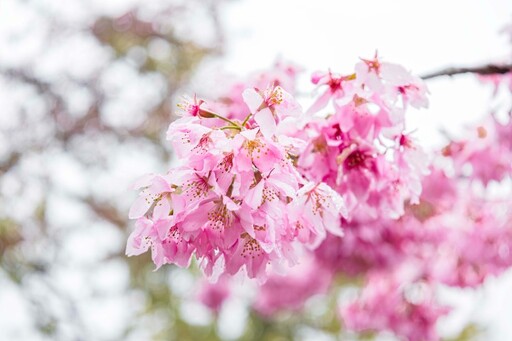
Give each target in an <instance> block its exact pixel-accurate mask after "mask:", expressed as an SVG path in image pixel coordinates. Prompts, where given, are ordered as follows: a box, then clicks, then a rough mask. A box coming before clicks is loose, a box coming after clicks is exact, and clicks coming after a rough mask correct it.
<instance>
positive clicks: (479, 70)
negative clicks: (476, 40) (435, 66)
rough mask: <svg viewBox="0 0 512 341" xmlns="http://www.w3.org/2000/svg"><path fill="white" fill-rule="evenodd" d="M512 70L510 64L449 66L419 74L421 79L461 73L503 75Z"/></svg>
mask: <svg viewBox="0 0 512 341" xmlns="http://www.w3.org/2000/svg"><path fill="white" fill-rule="evenodd" d="M509 72H512V64H505V65H494V64H489V65H484V66H477V67H460V68H458V67H449V68H447V69H444V70H440V71H437V72H433V73H428V74H426V75H423V76H421V78H422V79H424V80H426V79H432V78H437V77H442V76H450V77H451V76H455V75H460V74H463V73H475V74H477V75H503V74H505V73H509Z"/></svg>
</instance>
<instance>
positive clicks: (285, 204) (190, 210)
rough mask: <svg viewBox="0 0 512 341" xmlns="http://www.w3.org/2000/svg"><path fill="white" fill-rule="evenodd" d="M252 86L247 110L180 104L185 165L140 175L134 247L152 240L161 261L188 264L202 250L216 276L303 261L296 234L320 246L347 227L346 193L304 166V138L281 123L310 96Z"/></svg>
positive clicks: (176, 131)
mask: <svg viewBox="0 0 512 341" xmlns="http://www.w3.org/2000/svg"><path fill="white" fill-rule="evenodd" d="M242 96H243V99H244V101H245V103H246V104H247V105H246V107H245V109H244V110H243V112H242V113H241V114H240V116H239V117H242V116H245V118H244V119H243V120H242V119H241V118H240V119H235V118H233V117H231V118H228V117H229V116H228V115H221V114H219V113H217V112H214V111H212V109H210V108H207V107H206V105H205V103H204V102H203V101H202V100H197V99H194V100H190V101H184V102H183V103H181V104H180V108H181V109H182V115H183V117H182V118H180V119H178V120H176V121H175V122H173V123H172V124H171V125H170V127H169V130H168V132H167V138H168V140H170V142H171V144H172V146H173V150H174V151H175V153H176V156H177V157H178V158H179V159H180V161H181V162H180V165H178V166H177V167H174V168H172V169H171V170H170V171H169V172H168V173H167V174H165V175H150V176H147V177H145V178H143V179H142V180H141V181H140V182H139V183H138V184H137V187H138V188H142V191H141V192H140V196H139V198H138V199H137V201H136V202H135V203H134V205H133V206H132V208H131V211H130V218H133V219H137V223H136V230H135V231H134V232H133V233H132V235H131V236H130V240H129V242H128V248H127V254H128V255H137V254H140V253H143V252H146V251H147V250H148V249H150V248H151V253H152V257H153V261H154V262H155V264H156V266H157V267H160V266H161V265H163V264H165V263H174V264H177V265H179V266H182V267H186V266H188V265H189V263H190V259H191V256H192V254H195V256H196V257H197V258H198V259H199V260H200V263H201V267H202V268H203V270H204V271H205V273H206V275H208V276H212V275H213V274H214V269H215V268H221V271H222V272H224V271H225V272H227V273H228V274H235V273H237V272H238V271H239V270H240V269H241V268H242V267H243V268H244V269H245V271H246V272H247V275H248V276H249V277H251V278H255V277H257V278H261V279H262V280H264V279H265V277H266V274H267V265H269V264H271V265H272V268H276V269H279V268H281V267H283V265H286V264H287V265H293V264H294V263H295V262H296V259H295V258H296V257H295V251H294V248H295V244H296V243H299V244H303V245H307V246H311V247H314V246H316V245H318V244H319V243H320V242H321V241H322V240H323V239H324V238H325V236H326V234H327V232H329V233H332V234H334V235H341V234H342V229H341V217H342V216H343V215H345V208H344V201H343V199H342V197H341V196H340V195H339V194H338V193H336V192H335V191H334V190H332V189H331V188H330V187H329V186H328V185H326V184H325V183H322V182H317V183H313V182H311V181H308V180H307V179H304V178H303V177H302V176H301V174H300V173H299V172H298V170H297V168H296V167H295V166H294V164H293V154H291V153H292V152H293V148H294V147H293V145H294V139H293V138H286V137H283V138H281V135H280V133H279V130H280V126H281V125H282V124H285V122H286V119H287V118H289V117H292V116H295V115H296V114H297V111H298V110H300V106H298V104H297V103H296V102H294V100H293V98H291V96H290V95H289V94H288V93H287V92H286V91H284V90H283V89H282V88H281V87H280V86H274V85H272V86H270V87H268V88H267V89H265V90H263V91H260V90H258V89H255V88H248V89H246V90H244V92H243V94H242ZM240 110H242V109H240ZM231 116H232V115H231ZM216 264H217V265H218V266H217V267H215V265H216Z"/></svg>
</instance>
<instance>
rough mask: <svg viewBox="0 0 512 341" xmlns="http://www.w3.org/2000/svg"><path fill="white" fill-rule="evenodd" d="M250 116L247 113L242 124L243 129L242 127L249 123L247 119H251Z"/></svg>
mask: <svg viewBox="0 0 512 341" xmlns="http://www.w3.org/2000/svg"><path fill="white" fill-rule="evenodd" d="M251 116H252V114H251V113H249V115H247V116H246V117H245V119H244V121H243V122H242V127H244V126H245V124H246V123H247V122H248V121H249V119H250V118H251Z"/></svg>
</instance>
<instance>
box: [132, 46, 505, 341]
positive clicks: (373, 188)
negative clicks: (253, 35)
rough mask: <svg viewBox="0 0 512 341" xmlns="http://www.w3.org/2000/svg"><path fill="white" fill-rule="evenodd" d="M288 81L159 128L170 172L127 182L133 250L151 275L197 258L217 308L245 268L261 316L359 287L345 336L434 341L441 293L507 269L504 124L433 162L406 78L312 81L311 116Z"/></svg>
mask: <svg viewBox="0 0 512 341" xmlns="http://www.w3.org/2000/svg"><path fill="white" fill-rule="evenodd" d="M298 74H299V69H298V68H297V67H295V66H292V65H287V64H283V63H279V64H277V65H276V66H275V68H274V69H273V70H271V71H267V72H262V73H259V74H255V75H253V77H251V79H249V80H247V81H243V82H236V83H234V84H231V85H227V86H226V87H225V89H222V90H220V94H219V96H218V99H217V100H208V101H205V100H204V99H198V98H197V97H194V98H185V99H184V100H183V101H182V102H181V103H180V104H179V108H180V112H179V115H180V116H181V117H180V118H179V119H178V120H176V121H174V122H173V123H171V125H170V127H169V129H168V131H167V139H168V140H169V141H170V143H171V145H172V148H173V151H174V153H175V155H176V157H177V164H176V166H174V167H173V168H171V169H170V170H169V171H168V173H167V174H163V175H157V174H152V175H148V176H146V177H144V178H142V179H141V180H140V181H139V182H137V183H136V185H135V187H136V188H137V189H141V192H140V195H139V197H138V199H137V200H136V202H135V203H134V204H133V206H132V208H131V210H130V218H132V219H136V223H135V225H136V228H135V230H134V232H133V233H132V234H131V235H130V237H129V240H128V245H127V254H128V255H138V254H141V253H144V252H146V251H148V250H151V254H152V258H153V262H154V263H155V265H156V266H157V268H158V267H160V266H162V265H163V264H167V263H172V264H176V265H178V266H180V267H188V266H189V265H190V262H191V259H192V257H193V256H195V258H196V259H197V260H198V262H199V265H200V267H201V268H202V269H203V271H204V273H205V274H206V276H207V277H209V278H216V277H217V276H220V280H219V281H218V282H217V283H209V284H207V285H205V286H204V290H203V291H202V292H201V295H200V296H199V297H200V300H201V301H202V302H204V304H205V305H207V306H208V307H210V308H211V309H212V310H214V311H215V312H218V311H219V310H220V309H221V307H222V302H223V301H224V300H225V299H227V298H228V297H229V290H228V287H229V285H230V277H229V276H232V275H235V274H237V273H239V272H243V273H245V274H246V275H247V276H248V277H250V278H256V279H257V282H258V287H257V294H256V297H257V299H255V300H254V302H253V308H254V309H255V311H257V312H258V313H259V314H261V315H263V316H266V317H268V316H271V315H273V314H276V313H278V312H279V311H282V310H286V309H288V310H299V309H301V308H302V307H303V306H304V304H305V302H306V301H307V299H308V298H309V297H311V296H314V295H319V294H324V293H326V292H328V291H329V288H330V287H332V286H334V285H336V278H337V276H342V277H343V278H345V279H346V278H349V279H350V278H353V279H355V278H357V279H358V282H361V280H362V283H363V285H362V288H361V290H360V292H359V294H358V295H357V297H355V298H354V299H353V300H351V301H350V302H342V303H341V305H340V310H339V311H340V316H341V319H342V320H343V322H344V325H345V326H346V327H347V328H349V329H352V330H355V331H372V332H380V331H387V332H392V333H394V334H396V335H397V336H399V337H401V338H403V339H405V340H438V339H439V338H438V335H437V333H436V329H435V326H436V322H437V320H438V319H439V318H440V317H441V316H443V315H445V314H447V313H449V307H446V306H443V305H442V304H441V303H440V302H438V300H437V297H436V288H437V287H438V286H439V285H447V286H455V287H461V288H464V287H475V286H478V285H481V284H482V283H483V282H484V281H485V279H486V278H488V277H489V276H496V275H499V274H501V273H502V272H504V271H505V270H506V269H508V268H510V266H512V251H511V250H512V229H511V228H510V227H511V226H512V209H511V207H512V201H511V200H510V194H511V193H509V192H507V191H506V190H504V192H505V193H499V192H500V191H497V192H498V193H491V192H493V186H495V185H496V184H498V185H499V184H502V183H506V182H507V181H509V182H510V180H511V179H512V133H511V132H512V119H511V118H510V117H509V118H505V119H504V120H503V119H501V118H500V119H498V118H497V117H496V116H491V117H490V118H488V119H487V120H485V121H484V122H483V123H480V124H478V125H475V126H474V127H470V128H468V134H466V136H465V137H464V138H462V139H461V138H452V139H450V141H449V142H448V143H447V144H446V145H445V146H444V148H439V149H438V150H435V151H434V152H433V153H430V154H427V153H426V152H425V151H424V150H423V149H422V147H421V146H420V144H419V143H418V141H417V140H416V139H415V137H414V132H412V131H410V130H408V127H407V116H406V113H407V110H408V109H409V108H410V107H413V108H416V109H421V108H426V107H427V106H428V98H427V95H428V90H427V88H426V85H425V84H424V82H423V81H422V80H421V79H420V78H418V77H416V76H414V75H412V74H411V73H410V72H408V71H407V70H406V69H405V68H404V67H402V66H400V65H397V64H392V63H388V62H384V61H382V59H381V58H379V57H378V56H377V55H375V56H374V57H373V58H372V59H361V61H360V62H359V63H357V64H356V66H355V69H354V71H353V72H351V73H346V74H339V73H334V72H332V71H330V70H329V71H327V72H316V73H314V74H313V76H312V77H311V81H312V83H313V84H314V85H315V87H316V89H315V91H314V92H315V94H316V96H315V97H314V98H313V99H312V101H311V103H312V104H311V105H310V106H309V107H308V108H307V110H303V109H302V106H301V105H300V104H299V103H298V101H297V100H296V99H295V98H294V96H293V94H294V93H295V92H296V85H295V84H296V77H297V75H298ZM504 77H505V78H506V77H508V76H506V75H505V76H504ZM498 187H499V186H498ZM505 188H506V186H505ZM502 189H503V188H502Z"/></svg>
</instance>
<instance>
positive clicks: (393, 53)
mask: <svg viewBox="0 0 512 341" xmlns="http://www.w3.org/2000/svg"><path fill="white" fill-rule="evenodd" d="M511 15H512V2H510V1H507V0H452V1H448V2H447V1H441V0H431V1H411V0H409V1H405V0H393V1H392V0H371V1H370V0H363V1H357V2H355V1H328V0H316V1H296V0H295V1H293V0H279V1H270V0H237V1H235V0H231V1H227V0H225V1H222V0H170V1H163V0H154V1H142V0H112V1H100V0H74V1H59V0H2V1H1V2H0V340H153V339H154V340H219V339H243V340H260V339H267V340H288V339H297V340H323V339H325V340H335V339H341V340H349V339H355V338H356V336H354V335H352V336H347V335H345V336H342V334H340V333H338V331H337V329H336V328H339V325H334V326H333V325H331V324H329V323H317V324H315V327H314V328H308V329H304V328H301V327H303V326H304V325H306V323H307V321H309V320H311V319H312V318H313V317H311V316H309V317H303V316H298V317H297V316H284V317H283V318H282V319H281V320H279V321H278V322H276V323H279V324H280V326H279V327H278V326H275V325H272V322H270V321H267V320H264V319H262V318H260V317H258V316H257V315H256V314H254V313H252V312H251V311H250V309H248V308H247V307H246V305H244V302H243V300H241V299H239V301H233V302H228V303H227V304H226V306H225V307H224V308H223V309H222V311H220V313H219V315H218V316H216V315H215V314H214V313H212V312H210V311H209V310H207V309H206V308H205V307H203V306H201V305H200V304H199V303H197V302H196V301H195V300H194V299H193V298H194V297H195V295H196V292H197V286H198V285H199V284H198V283H200V280H199V278H200V277H201V274H200V273H199V272H198V271H197V270H195V269H192V270H191V271H186V270H182V269H178V268H175V267H172V266H165V267H164V268H162V269H160V270H159V271H157V272H153V268H154V265H153V263H152V262H151V260H150V258H149V256H148V255H147V254H146V255H144V256H139V257H135V258H127V257H126V256H125V255H124V248H125V242H126V238H127V235H128V233H129V232H130V231H131V230H132V229H133V224H132V222H130V221H128V219H127V212H128V208H129V206H130V204H131V203H132V202H133V200H134V198H135V196H136V193H135V192H133V191H132V190H131V189H130V185H131V183H133V181H134V180H135V179H136V178H137V177H139V176H140V175H142V174H145V173H148V172H165V171H166V169H167V168H168V166H169V163H170V162H171V161H172V151H171V150H170V148H169V146H168V144H167V143H166V142H165V138H164V137H165V131H166V129H167V126H168V124H169V123H170V122H171V120H172V119H173V118H174V114H173V113H174V111H175V105H176V102H177V100H179V97H180V96H181V95H183V94H185V93H187V94H190V95H192V94H193V93H196V92H197V93H200V94H205V95H207V94H208V92H209V91H211V90H210V89H212V88H213V87H219V86H221V85H222V83H219V82H218V80H219V79H225V78H226V77H227V75H235V76H239V77H240V76H244V75H246V74H248V73H250V72H253V71H255V70H258V69H264V68H267V67H269V66H270V65H272V64H273V63H274V62H275V61H276V60H278V59H281V60H287V61H292V62H294V63H296V64H297V65H299V66H300V67H301V68H302V69H303V70H304V77H303V79H302V84H303V87H304V88H305V89H308V90H310V89H311V87H310V86H309V85H307V80H308V75H309V73H311V72H312V71H315V70H317V69H322V70H324V69H327V68H329V67H330V68H332V69H333V70H335V71H341V72H344V71H347V70H348V71H350V70H352V68H353V65H354V64H355V63H356V62H357V61H358V58H359V57H371V56H373V54H374V52H375V50H378V51H379V55H380V56H382V57H383V58H384V59H385V60H387V61H392V62H397V63H400V64H403V65H405V66H406V67H407V68H409V69H411V70H412V71H413V72H415V73H416V74H420V75H421V74H425V73H427V72H430V71H435V70H438V69H442V68H444V67H447V66H453V65H457V66H471V65H480V64H484V63H487V62H491V61H501V60H503V58H506V56H507V55H508V53H509V52H510V44H509V43H508V41H507V39H506V37H505V36H503V35H500V34H499V31H500V29H501V28H502V27H503V26H504V25H505V24H507V23H508V22H510V20H511V19H512V17H511ZM428 86H429V89H430V92H431V108H430V109H429V110H428V111H421V112H412V113H411V114H410V122H411V127H410V128H419V130H418V133H417V134H418V137H419V138H420V140H421V142H422V143H424V144H425V145H426V146H430V147H436V146H439V144H440V143H441V142H442V135H441V134H440V133H439V130H440V128H442V129H444V130H448V131H450V132H453V133H457V132H458V129H460V128H461V127H462V126H463V124H464V123H470V122H474V121H475V120H478V119H479V118H480V117H482V116H483V115H485V114H486V113H487V112H488V111H489V110H490V101H491V95H492V89H490V88H484V87H482V85H481V84H479V82H478V81H477V80H476V79H475V78H474V77H472V76H459V77H456V78H453V79H446V78H440V79H434V80H432V81H429V82H428ZM301 100H302V101H304V103H308V100H309V98H307V97H306V96H304V98H301ZM510 288H512V273H507V274H505V275H504V276H503V277H502V278H499V279H493V280H491V281H488V283H486V284H485V285H484V287H483V288H482V289H479V290H472V291H469V290H465V291H464V292H446V293H445V296H446V300H447V301H449V302H450V304H454V305H455V306H456V311H455V313H454V314H453V316H451V317H450V319H449V320H446V321H441V322H443V323H442V324H441V325H440V327H439V328H440V331H441V334H442V335H445V336H446V338H447V340H448V339H450V340H456V339H458V340H464V338H465V337H466V339H470V336H469V334H467V330H465V331H464V330H463V326H464V325H467V324H468V323H472V324H475V325H478V326H485V328H484V327H481V328H479V330H481V331H482V334H481V336H480V337H481V339H482V340H510V338H509V337H507V335H509V336H510V335H512V331H511V327H510V326H509V325H510V320H509V318H508V317H509V316H512V294H510V292H511V290H510ZM452 290H453V289H452ZM336 299H337V298H336V297H333V300H336ZM313 304H314V302H313ZM322 316H323V315H322V314H319V315H318V316H317V318H324V317H322ZM331 317H332V316H331ZM285 320H286V321H287V322H283V321H285ZM305 330H306V331H305ZM465 332H466V334H464V333H465Z"/></svg>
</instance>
